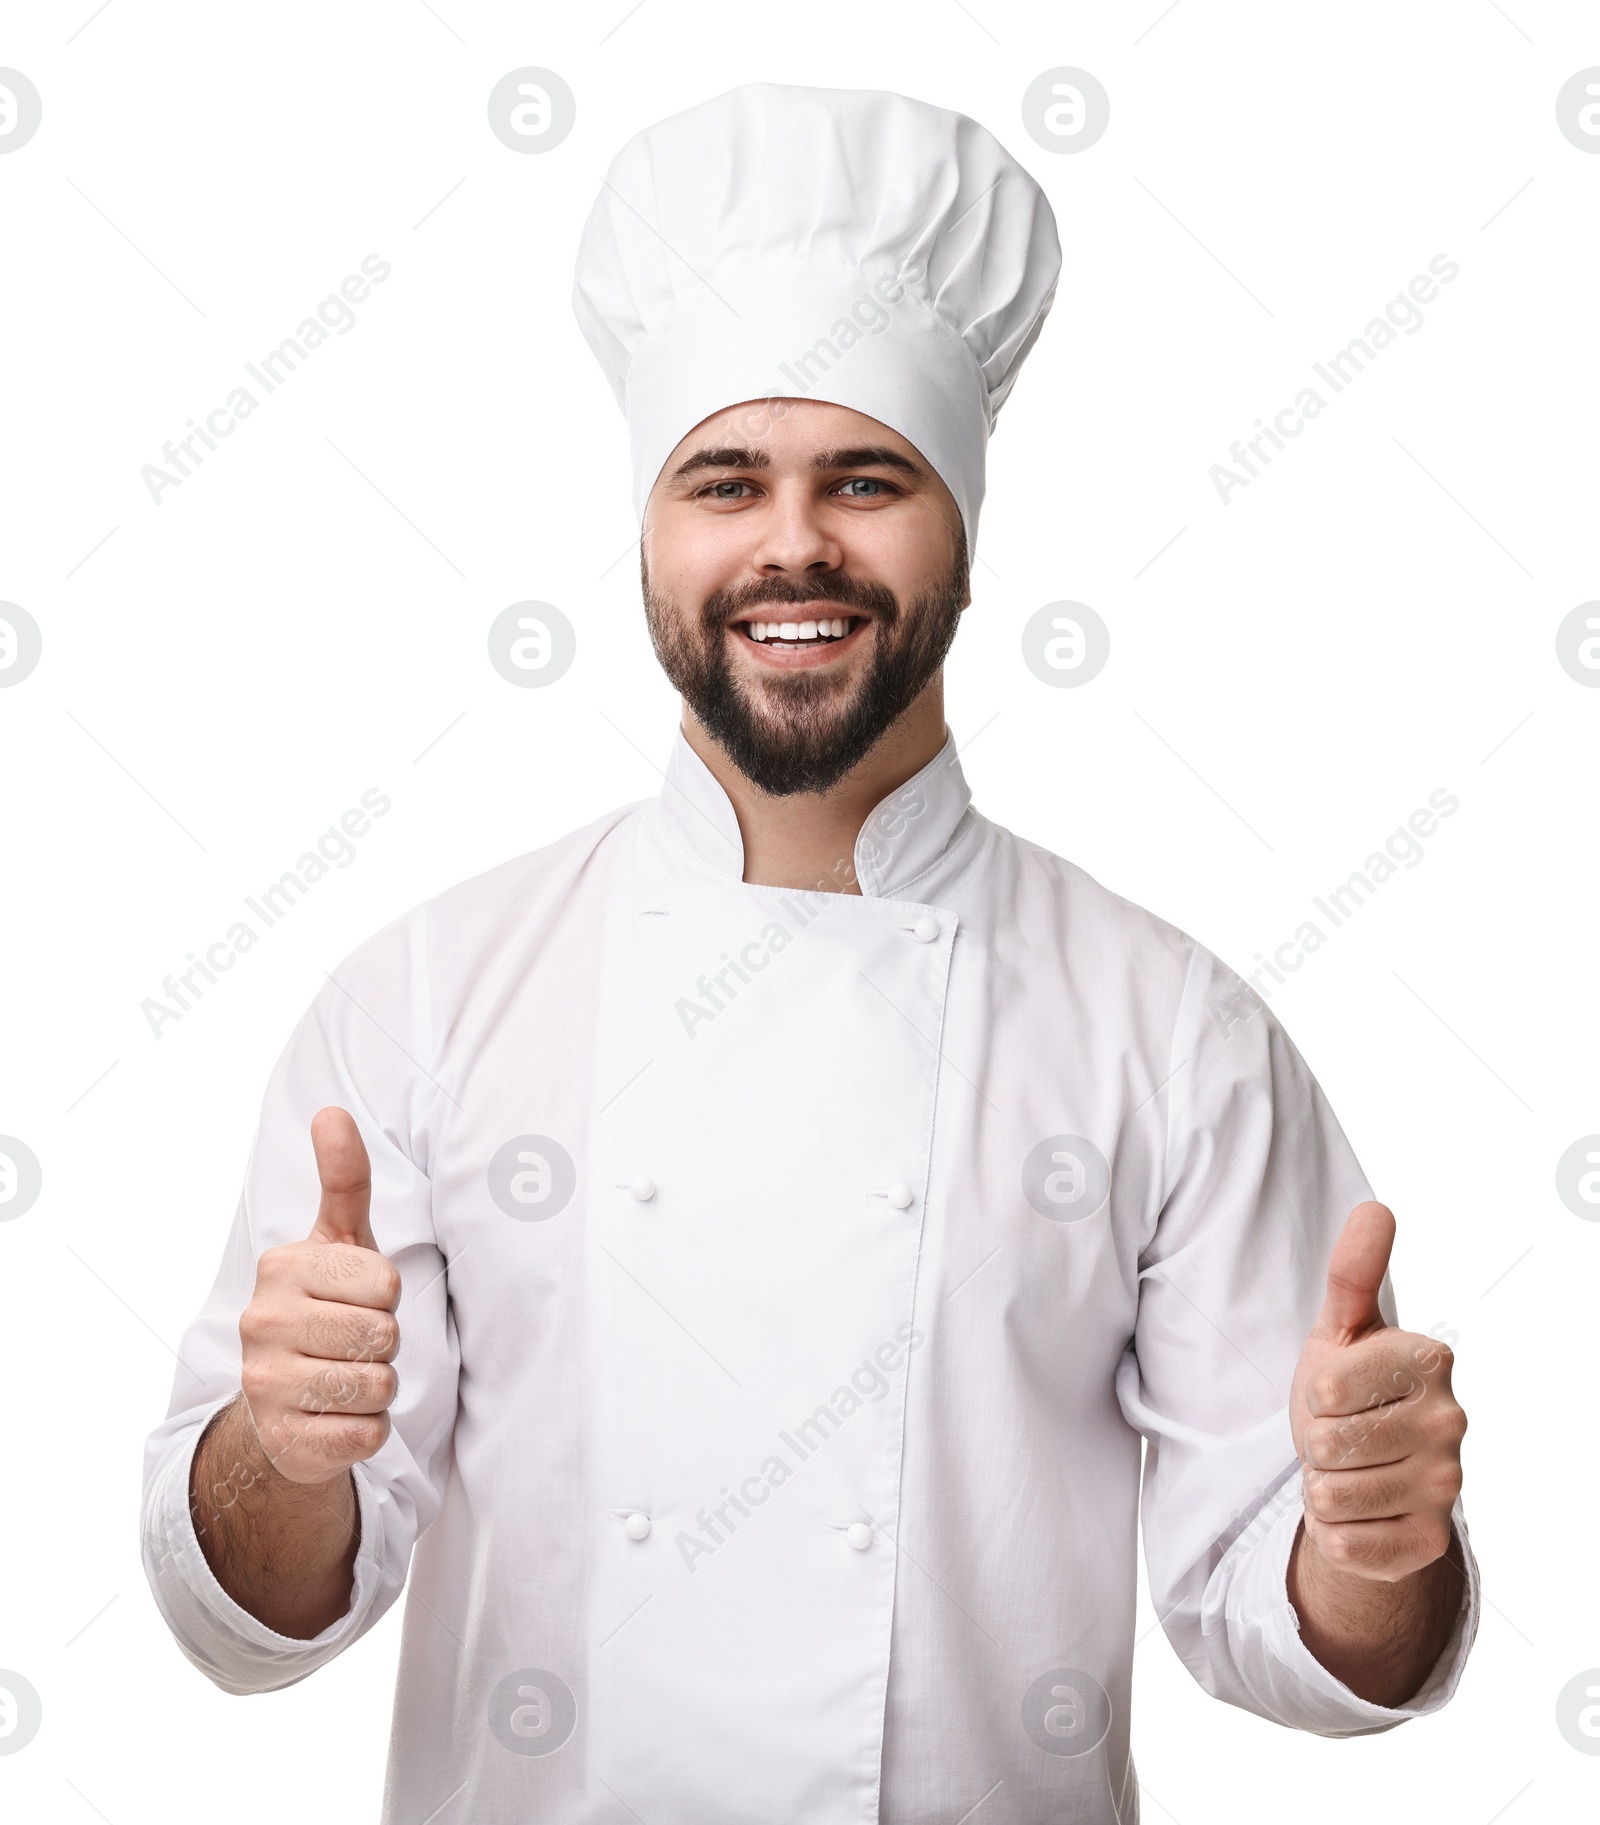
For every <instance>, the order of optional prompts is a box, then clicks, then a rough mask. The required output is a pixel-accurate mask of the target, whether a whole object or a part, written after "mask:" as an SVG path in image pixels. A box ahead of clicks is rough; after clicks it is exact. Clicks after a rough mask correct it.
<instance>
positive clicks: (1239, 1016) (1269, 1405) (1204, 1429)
mask: <svg viewBox="0 0 1600 1825" xmlns="http://www.w3.org/2000/svg"><path fill="white" fill-rule="evenodd" d="M1170 1069H1171V1078H1170V1084H1169V1096H1168V1105H1167V1113H1168V1128H1167V1160H1166V1179H1165V1188H1164V1189H1165V1196H1164V1198H1163V1201H1162V1205H1161V1211H1160V1216H1159V1218H1158V1220H1157V1222H1156V1224H1155V1227H1154V1233H1153V1234H1152V1235H1151V1237H1150V1238H1149V1240H1148V1242H1147V1245H1146V1246H1145V1248H1144V1250H1143V1252H1142V1253H1141V1255H1140V1258H1139V1308H1138V1319H1137V1324H1136V1328H1135V1335H1134V1341H1133V1344H1132V1347H1131V1348H1130V1349H1129V1350H1128V1352H1127V1353H1126V1354H1125V1355H1124V1357H1123V1360H1122V1363H1121V1366H1120V1368H1119V1371H1118V1376H1117V1394H1118V1399H1119V1401H1120V1403H1121V1405H1122V1410H1123V1413H1124V1415H1125V1416H1126V1418H1127V1420H1128V1422H1129V1424H1130V1425H1133V1426H1136V1427H1137V1428H1138V1429H1139V1430H1140V1431H1141V1432H1142V1433H1143V1434H1144V1436H1145V1438H1146V1440H1147V1446H1148V1448H1147V1454H1146V1462H1145V1482H1144V1496H1143V1506H1142V1517H1143V1524H1144V1539H1145V1558H1146V1563H1147V1566H1148V1569H1149V1575H1150V1593H1151V1598H1152V1601H1153V1602H1154V1604H1155V1607H1156V1611H1157V1614H1158V1615H1159V1617H1160V1619H1161V1623H1162V1627H1163V1629H1164V1630H1165V1632H1166V1635H1167V1638H1168V1640H1169V1641H1170V1642H1171V1643H1172V1645H1173V1647H1174V1648H1175V1649H1176V1651H1177V1653H1178V1656H1179V1658H1180V1659H1181V1660H1182V1661H1183V1662H1184V1664H1185V1665H1186V1666H1187V1667H1188V1668H1189V1670H1190V1672H1191V1673H1192V1674H1193V1675H1194V1677H1195V1678H1196V1679H1197V1680H1198V1681H1199V1683H1200V1684H1201V1685H1202V1686H1203V1687H1204V1688H1205V1690H1206V1691H1208V1692H1210V1693H1212V1694H1213V1695H1214V1696H1216V1697H1218V1698H1221V1699H1224V1700H1226V1701H1227V1702H1228V1703H1230V1704H1235V1705H1239V1706H1241V1707H1243V1708H1244V1709H1246V1710H1249V1711H1254V1712H1256V1713H1257V1714H1258V1715H1260V1716H1262V1717H1267V1718H1271V1719H1273V1720H1274V1721H1275V1722H1277V1723H1281V1724H1285V1725H1288V1726H1290V1727H1292V1728H1295V1729H1301V1730H1310V1731H1315V1732H1317V1733H1318V1734H1321V1735H1326V1736H1354V1735H1363V1734H1367V1733H1370V1732H1373V1731H1379V1730H1386V1729H1391V1728H1392V1727H1393V1726H1394V1725H1395V1724H1398V1723H1402V1722H1404V1721H1405V1720H1406V1719H1407V1718H1410V1717H1415V1716H1419V1715H1421V1714H1423V1713H1425V1712H1428V1711H1433V1710H1437V1709H1438V1708H1439V1706H1441V1705H1443V1704H1444V1703H1445V1702H1446V1701H1447V1700H1448V1698H1449V1697H1450V1695H1451V1693H1452V1692H1453V1691H1454V1690H1455V1687H1456V1684H1457V1682H1458V1681H1459V1679H1460V1677H1461V1672H1462V1669H1463V1667H1464V1666H1465V1664H1466V1658H1467V1654H1468V1652H1469V1650H1470V1648H1471V1645H1472V1640H1473V1636H1474V1634H1475V1633H1476V1629H1477V1621H1478V1607H1479V1596H1478V1572H1477V1566H1476V1564H1475V1562H1474V1560H1473V1558H1472V1552H1471V1547H1470V1544H1469V1543H1468V1539H1467V1531H1466V1523H1465V1518H1464V1516H1463V1514H1462V1512H1461V1509H1460V1505H1459V1504H1457V1507H1456V1511H1455V1515H1454V1524H1455V1532H1456V1536H1457V1543H1458V1546H1459V1551H1460V1557H1461V1560H1462V1562H1463V1564H1464V1565H1465V1567H1466V1570H1467V1577H1466V1581H1465V1583H1464V1586H1463V1590H1462V1597H1461V1605H1460V1609H1459V1611H1458V1613H1457V1616H1456V1621H1455V1628H1454V1632H1453V1634H1452V1636H1451V1639H1450V1642H1449V1644H1448V1645H1447V1647H1446V1648H1445V1650H1444V1653H1443V1654H1442V1656H1441V1657H1440V1660H1439V1662H1438V1663H1437V1665H1436V1666H1435V1667H1434V1669H1433V1671H1432V1672H1431V1673H1430V1675H1429V1677H1428V1679H1427V1680H1426V1681H1425V1683H1424V1684H1423V1686H1422V1688H1421V1689H1420V1690H1419V1691H1418V1692H1417V1694H1416V1695H1415V1696H1414V1697H1413V1699H1412V1700H1411V1702H1410V1703H1409V1704H1406V1705H1403V1706H1398V1707H1395V1708H1392V1709H1391V1708H1387V1707H1385V1706H1382V1705H1374V1704H1370V1703H1368V1702H1367V1701H1366V1700H1364V1699H1362V1698H1359V1697H1357V1695H1356V1694H1355V1693H1354V1692H1352V1691H1351V1690H1350V1689H1349V1688H1348V1687H1347V1686H1345V1685H1344V1684H1343V1683H1342V1682H1341V1681H1340V1680H1338V1679H1337V1678H1335V1677H1334V1675H1333V1674H1332V1673H1330V1672H1329V1671H1328V1670H1327V1669H1326V1668H1325V1667H1323V1666H1322V1665H1321V1663H1320V1662H1318V1661H1317V1660H1316V1659H1315V1657H1314V1656H1313V1655H1312V1654H1311V1652H1310V1651H1309V1649H1307V1647H1306V1646H1305V1644H1304V1642H1303V1641H1302V1640H1301V1638H1300V1632H1299V1625H1298V1620H1297V1618H1296V1615H1295V1611H1294V1608H1293V1605H1292V1604H1291V1603H1290V1601H1289V1595H1288V1582H1287V1580H1288V1567H1289V1556H1290V1552H1291V1550H1292V1548H1293V1545H1294V1540H1295V1536H1296V1534H1297V1532H1298V1530H1299V1526H1300V1521H1301V1517H1302V1514H1303V1507H1302V1503H1301V1491H1300V1466H1299V1461H1298V1459H1297V1457H1296V1454H1295V1448H1294V1441H1293V1437H1292V1435H1291V1432H1290V1426H1289V1411H1288V1400H1289V1389H1290V1384H1291V1382H1292V1379H1293V1375H1294V1370H1295V1365H1296V1363H1297V1361H1298V1360H1299V1355H1300V1350H1301V1346H1302V1345H1303V1343H1304V1341H1305V1338H1306V1336H1307V1334H1308V1332H1309V1331H1310V1329H1311V1325H1312V1323H1313V1321H1314V1320H1315V1318H1316V1314H1317V1311H1318V1309H1319V1307H1320V1305H1321V1303H1322V1297H1323V1292H1324V1287H1325V1281H1326V1272H1327V1263H1328V1257H1329V1255H1330V1254H1331V1252H1332V1249H1333V1243H1334V1240H1335V1238H1336V1237H1337V1235H1338V1233H1339V1231H1340V1229H1341V1228H1342V1227H1343V1224H1344V1220H1345V1218H1346V1217H1347V1216H1348V1215H1349V1213H1350V1211H1351V1209H1352V1208H1353V1207H1354V1206H1355V1205H1356V1204H1358V1203H1360V1202H1362V1201H1363V1200H1365V1199H1367V1198H1370V1197H1371V1196H1372V1192H1371V1189H1370V1187H1369V1186H1368V1184H1367V1182H1366V1180H1365V1178H1364V1177H1363V1175H1362V1172H1361V1169H1360V1167H1359V1165H1358V1164H1357V1163H1356V1159H1355V1156H1354V1154H1353V1153H1352V1151H1351V1149H1350V1145H1349V1143H1348V1141H1347V1140H1346V1139H1345V1136H1344V1134H1343V1132H1342V1131H1341V1129H1340V1127H1339V1124H1338V1122H1337V1120H1336V1119H1335V1117H1334V1115H1333V1111H1332V1110H1331V1109H1330V1108H1329V1106H1328V1103H1327V1100H1326V1098H1325V1097H1324V1096H1323V1094H1322V1091H1321V1090H1320V1088H1319V1087H1318V1085H1317V1083H1316V1080H1315V1079H1314V1078H1313V1077H1312V1075H1311V1073H1310V1071H1309V1070H1308V1069H1307V1067H1306V1064H1305V1061H1304V1060H1303V1059H1302V1058H1301V1057H1300V1055H1299V1053H1298V1052H1297V1051H1296V1050H1295V1048H1294V1046H1293V1045H1292V1044H1291V1043H1290V1041H1289V1039H1288V1036H1287V1035H1286V1034H1285V1033H1284V1031H1283V1029H1282V1027H1281V1026H1280V1025H1279V1024H1278V1022H1277V1021H1276V1020H1275V1019H1274V1018H1273V1017H1272V1015H1271V1014H1270V1013H1269V1012H1268V1010H1267V1008H1266V1007H1265V1005H1264V1004H1263V1003H1262V1001H1261V1000H1260V998H1259V997H1258V996H1256V995H1255V994H1253V992H1252V991H1251V990H1250V989H1249V988H1247V987H1246V986H1245V984H1243V983H1242V982H1241V981H1240V980H1239V978H1238V977H1237V976H1235V975H1234V974H1233V973H1232V972H1231V971H1229V970H1227V969H1226V968H1225V967H1224V966H1222V965H1221V964H1219V963H1218V962H1217V961H1216V959H1215V958H1213V957H1211V956H1209V954H1208V953H1206V952H1204V951H1202V950H1197V951H1196V952H1195V954H1194V957H1193V960H1192V962H1191V965H1190V968H1189V972H1188V979H1187V982H1186V985H1185V988H1184V993H1183V998H1182V1004H1181V1007H1180V1011H1179V1015H1178V1019H1177V1022H1176V1026H1175V1030H1174V1035H1173V1046H1172V1058H1171V1064H1170ZM1380 1306H1381V1308H1382V1310H1383V1313H1384V1316H1385V1318H1386V1319H1387V1320H1388V1321H1389V1322H1390V1323H1391V1324H1393V1323H1395V1322H1396V1316H1395V1307H1394V1299H1393V1292H1392V1289H1391V1288H1390V1286H1389V1283H1388V1282H1387V1280H1386V1281H1385V1283H1384V1288H1383V1291H1382V1294H1381V1296H1380Z"/></svg>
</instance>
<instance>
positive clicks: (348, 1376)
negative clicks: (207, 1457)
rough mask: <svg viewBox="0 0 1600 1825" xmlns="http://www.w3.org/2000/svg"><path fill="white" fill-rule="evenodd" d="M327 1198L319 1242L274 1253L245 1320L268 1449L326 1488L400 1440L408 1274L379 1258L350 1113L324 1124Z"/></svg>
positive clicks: (247, 1367)
mask: <svg viewBox="0 0 1600 1825" xmlns="http://www.w3.org/2000/svg"><path fill="white" fill-rule="evenodd" d="M311 1145H312V1147H313V1148H314V1150H315V1152H316V1156H317V1177H318V1179H319V1181H320V1182H321V1186H322V1201H321V1204H320V1206H319V1207H318V1210H317V1220H316V1222H315V1224H314V1225H313V1226H312V1230H311V1234H310V1236H309V1237H308V1238H307V1239H306V1240H305V1241H304V1242H291V1243H288V1244H286V1245H285V1246H284V1247H281V1248H269V1249H267V1250H266V1251H265V1253H264V1254H263V1255H262V1256H261V1258H260V1260H259V1261H258V1262H257V1263H256V1285H255V1292H254V1295H253V1296H252V1298H251V1300H250V1303H249V1305H247V1306H246V1307H245V1309H244V1311H243V1313H242V1314H241V1315H240V1318H239V1338H240V1342H241V1344H242V1346H243V1358H242V1364H241V1374H240V1386H241V1388H242V1390H243V1394H244V1399H245V1403H246V1405H247V1406H248V1407H249V1410H250V1417H251V1419H252V1421H253V1422H254V1424H255V1429H256V1433H257V1436H258V1437H259V1438H260V1441H261V1445H262V1448H263V1450H264V1451H265V1452H266V1454H267V1456H268V1458H269V1459H270V1460H271V1461H272V1464H273V1466H274V1468H275V1469H277V1470H278V1471H279V1472H280V1473H281V1474H282V1475H283V1476H285V1477H287V1478H288V1479H289V1480H290V1481H291V1482H294V1483H325V1482H328V1481H330V1480H331V1479H332V1478H334V1477H337V1476H341V1475H343V1474H344V1472H345V1471H346V1470H348V1469H349V1467H350V1466H351V1465H352V1464H357V1463H360V1462H361V1461H362V1460H363V1459H364V1458H369V1457H371V1456H372V1454H373V1453H374V1452H375V1451H376V1450H377V1449H378V1447H379V1446H380V1445H382V1443H383V1441H384V1440H385V1439H386V1438H387V1437H388V1436H389V1411H388V1409H389V1404H390V1402H391V1401H392V1400H393V1399H394V1396H395V1390H396V1388H397V1386H398V1382H397V1379H396V1376H395V1371H394V1369H393V1367H392V1366H391V1365H392V1363H393V1360H394V1356H395V1352H396V1351H397V1350H398V1349H399V1347H400V1326H399V1323H398V1322H397V1320H396V1319H395V1316H394V1312H395V1307H396V1306H397V1305H398V1304H399V1303H400V1275H399V1272H398V1271H397V1269H396V1268H395V1266H394V1264H393V1263H392V1262H390V1261H386V1260H385V1259H384V1257H383V1256H382V1255H381V1254H379V1252H378V1245H377V1242H376V1241H375V1240H374V1239H373V1234H372V1223H371V1205H372V1166H371V1162H370V1161H369V1160H368V1158H367V1149H366V1146H365V1144H364V1143H363V1141H362V1139H361V1133H360V1130H359V1129H358V1128H357V1127H356V1125H355V1122H354V1121H353V1120H352V1119H351V1117H350V1115H349V1114H348V1113H347V1112H346V1111H345V1110H343V1109H332V1108H330V1109H322V1110H319V1111H318V1112H317V1114H316V1115H315V1116H313V1117H312V1121H311Z"/></svg>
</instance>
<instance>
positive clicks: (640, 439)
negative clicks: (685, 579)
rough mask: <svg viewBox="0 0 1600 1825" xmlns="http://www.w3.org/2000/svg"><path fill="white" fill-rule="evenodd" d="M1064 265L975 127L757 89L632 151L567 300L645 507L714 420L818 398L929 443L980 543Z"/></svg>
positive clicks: (1042, 201)
mask: <svg viewBox="0 0 1600 1825" xmlns="http://www.w3.org/2000/svg"><path fill="white" fill-rule="evenodd" d="M1060 268H1061V248H1060V243H1059V242H1058V240H1057V238H1056V226H1055V217H1054V215H1053V213H1052V212H1051V208H1050V204H1049V202H1048V200H1047V199H1046V197H1045V195H1044V192H1043V191H1042V190H1041V189H1040V188H1039V186H1038V184H1036V183H1035V182H1034V180H1033V179H1032V178H1031V177H1030V176H1029V175H1028V173H1027V172H1026V171H1024V170H1023V169H1022V167H1021V166H1020V165H1019V164H1018V163H1017V162H1016V161H1015V159H1013V158H1012V157H1011V156H1010V154H1009V153H1007V152H1006V150H1005V149H1004V147H1002V146H1001V144H1000V143H999V141H998V140H996V139H995V137H994V136H993V134H991V133H990V132H988V130H987V129H986V128H984V127H981V126H979V125H978V123H977V122H976V121H972V120H968V119H967V117H966V116H965V115H962V114H952V113H950V112H949V111H948V110H947V109H944V108H934V107H930V106H929V105H928V104H927V103H926V102H921V101H912V100H911V99H909V98H908V97H907V96H904V95H893V94H889V93H886V92H883V91H878V90H871V89H812V88H795V87H785V86H780V85H776V84H772V83H751V84H749V85H747V86H746V87H743V88H738V89H730V90H729V91H728V92H727V93H726V94H725V95H719V96H717V97H715V99H713V100H711V101H707V102H703V103H701V105H700V106H699V107H695V108H690V109H689V110H688V111H687V112H685V113H683V114H674V115H672V116H671V117H670V118H669V119H667V120H663V121H659V122H658V123H657V124H656V125H655V126H653V127H648V128H646V129H645V131H644V132H642V133H640V134H638V135H637V136H636V137H635V138H633V139H631V140H630V141H629V142H628V144H627V145H626V146H624V147H623V149H622V151H621V152H620V153H618V155H617V157H616V159H615V160H614V161H613V163H612V166H611V169H610V171H609V172H608V174H607V176H606V179H605V182H604V185H603V187H602V189H601V191H600V195H599V197H598V198H597V200H596V202H595V205H594V208H593V209H592V210H591V212H590V214H589V219H588V222H587V223H586V224H585V227H584V231H583V238H582V241H581V243H580V245H579V249H578V265H577V275H576V280H575V283H574V287H573V308H574V309H575V310H576V312H577V315H578V322H579V324H580V326H581V327H582V330H583V334H584V336H585V338H586V339H587V341H588V343H589V346H590V347H591V348H592V349H593V350H594V352H595V354H596V356H597V357H598V358H599V361H600V365H601V367H603V368H604V369H605V372H606V375H607V378H608V379H609V380H610V382H611V385H612V389H613V391H614V392H615V393H616V396H617V400H618V402H619V404H620V405H621V406H622V409H623V411H624V412H625V413H626V414H627V419H628V433H629V438H630V442H631V444H632V452H633V490H634V505H635V507H636V509H637V510H638V512H639V514H640V515H641V517H642V516H643V513H644V504H645V500H646V497H647V496H648V495H649V492H650V489H651V487H652V486H653V485H654V483H655V480H656V477H657V476H658V475H659V474H660V472H661V468H662V465H663V464H664V463H665V462H666V459H667V457H668V456H669V455H670V454H671V452H672V450H673V449H674V448H675V447H676V445H677V444H678V443H679V442H680V440H681V439H682V438H683V437H684V436H686V435H687V433H688V432H690V431H691V430H693V429H694V427H695V426H696V425H697V424H699V423H700V422H701V421H702V420H703V419H706V418H709V417H710V416H711V415H712V414H713V413H714V412H720V411H722V410H723V409H724V408H726V407H728V406H732V405H737V404H739V403H740V402H742V401H745V400H765V399H770V398H775V397H782V398H791V397H800V398H809V399H821V400H828V401H831V402H832V403H833V404H835V405H841V406H849V407H851V408H852V409H853V410H855V411H857V412H864V413H866V414H867V415H868V416H869V417H871V418H876V419H878V420H879V421H880V422H881V423H883V424H886V425H888V426H890V427H891V429H893V430H895V431H898V432H899V433H900V434H901V436H902V437H904V438H906V439H907V440H908V441H909V442H910V443H912V444H914V445H915V446H916V448H917V449H918V450H919V451H921V453H922V455H923V456H924V457H925V458H926V459H927V460H928V461H929V462H930V463H931V464H932V465H933V467H934V469H935V470H936V471H937V472H938V474H939V475H940V476H941V477H942V478H943V480H944V482H945V484H946V486H947V487H948V488H949V489H950V492H951V493H952V494H953V495H954V496H955V500H956V504H957V506H958V507H959V508H960V510H961V518H962V523H963V525H964V526H965V528H966V533H967V543H968V547H969V550H970V549H971V548H972V547H973V546H975V544H976V539H977V527H978V510H979V508H980V507H981V505H982V503H983V488H984V455H985V450H986V447H987V444H988V440H989V433H990V431H991V430H992V429H993V427H994V421H995V415H996V414H997V413H998V412H999V410H1000V407H1001V405H1002V404H1003V403H1004V401H1005V398H1006V396H1007V394H1008V393H1009V392H1010V391H1011V386H1012V383H1013V382H1014V381H1015V379H1016V377H1017V370H1018V369H1019V368H1020V367H1021V365H1022V361H1023V357H1024V356H1025V355H1026V354H1027V353H1028V350H1029V349H1030V348H1032V347H1033V344H1034V342H1035V340H1036V339H1037V337H1038V334H1039V331H1040V328H1041V327H1042V325H1043V323H1044V319H1045V315H1046V313H1047V312H1048V311H1049V309H1050V305H1051V302H1052V300H1053V298H1054V296H1055V288H1056V278H1057V275H1058V273H1059V271H1060ZM754 416H755V415H753V417H754ZM752 441H754V439H752Z"/></svg>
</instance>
